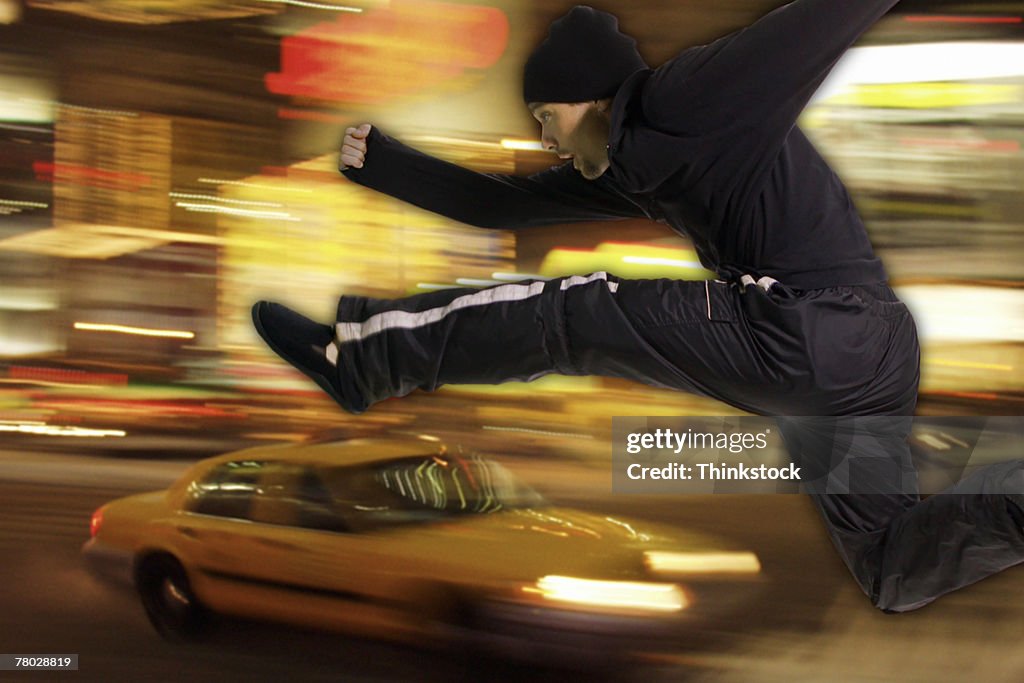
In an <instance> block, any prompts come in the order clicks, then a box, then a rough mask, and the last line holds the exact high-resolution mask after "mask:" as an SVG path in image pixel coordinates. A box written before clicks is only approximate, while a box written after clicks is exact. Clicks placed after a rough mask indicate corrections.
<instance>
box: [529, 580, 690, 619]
mask: <svg viewBox="0 0 1024 683" xmlns="http://www.w3.org/2000/svg"><path fill="white" fill-rule="evenodd" d="M523 590H524V591H526V592H532V593H539V594H540V595H541V597H543V598H545V599H546V600H555V601H558V602H570V603H576V604H579V605H589V606H594V607H617V608H623V609H640V610H648V611H655V612H678V611H680V610H682V609H685V608H686V607H688V606H689V601H688V600H687V599H686V596H685V595H684V594H683V591H682V589H680V588H679V586H677V585H675V584H671V583H640V582H635V581H598V580H594V579H578V578H575V577H572V576H554V575H549V576H545V577H543V578H541V579H539V580H538V581H537V584H536V586H530V587H526V588H524V589H523Z"/></svg>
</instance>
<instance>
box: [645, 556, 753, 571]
mask: <svg viewBox="0 0 1024 683" xmlns="http://www.w3.org/2000/svg"><path fill="white" fill-rule="evenodd" d="M644 564H645V565H647V569H649V570H650V571H651V573H653V574H664V575H668V576H677V575H679V576H683V575H686V576H689V575H694V574H757V573H758V572H760V571H761V562H760V560H758V559H757V555H755V554H754V553H751V552H690V553H686V552H655V551H649V552H646V553H644Z"/></svg>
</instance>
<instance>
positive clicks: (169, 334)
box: [74, 322, 196, 339]
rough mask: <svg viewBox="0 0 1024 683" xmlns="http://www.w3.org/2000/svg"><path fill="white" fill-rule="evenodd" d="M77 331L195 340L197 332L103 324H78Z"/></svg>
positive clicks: (75, 326) (76, 325) (76, 324)
mask: <svg viewBox="0 0 1024 683" xmlns="http://www.w3.org/2000/svg"><path fill="white" fill-rule="evenodd" d="M74 328H75V329H76V330H85V331H88V332H117V333H118V334H136V335H140V336H143V337H166V338H169V339H195V337H196V333H195V332H186V331H183V330H157V329H153V328H149V327H133V326H131V325H107V324H103V323H83V322H76V323H75V325H74Z"/></svg>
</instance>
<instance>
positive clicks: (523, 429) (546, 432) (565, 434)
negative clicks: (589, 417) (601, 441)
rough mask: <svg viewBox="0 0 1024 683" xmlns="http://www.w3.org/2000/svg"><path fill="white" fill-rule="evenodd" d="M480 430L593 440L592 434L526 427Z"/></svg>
mask: <svg viewBox="0 0 1024 683" xmlns="http://www.w3.org/2000/svg"><path fill="white" fill-rule="evenodd" d="M480 429H483V430H484V431H489V432H518V433H521V434H537V435H538V436H557V437H560V438H569V439H593V438H594V435H593V434H579V433H577V432H554V431H550V430H545V429H528V428H526V427H498V426H495V425H484V426H482V427H481V428H480Z"/></svg>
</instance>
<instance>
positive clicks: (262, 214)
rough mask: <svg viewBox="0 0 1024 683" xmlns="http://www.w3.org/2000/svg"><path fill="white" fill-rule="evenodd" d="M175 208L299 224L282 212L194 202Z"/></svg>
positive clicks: (297, 219) (299, 220) (298, 219)
mask: <svg viewBox="0 0 1024 683" xmlns="http://www.w3.org/2000/svg"><path fill="white" fill-rule="evenodd" d="M174 205H175V206H177V207H180V208H182V209H185V210H186V211H194V212H197V213H226V214H231V215H232V216H245V217H246V218H264V219H270V220H281V221H292V222H301V221H302V219H301V218H296V217H295V216H293V215H291V214H290V213H285V212H284V211H255V210H250V209H236V208H233V207H230V206H217V205H216V204H196V203H194V202H175V204H174Z"/></svg>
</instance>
